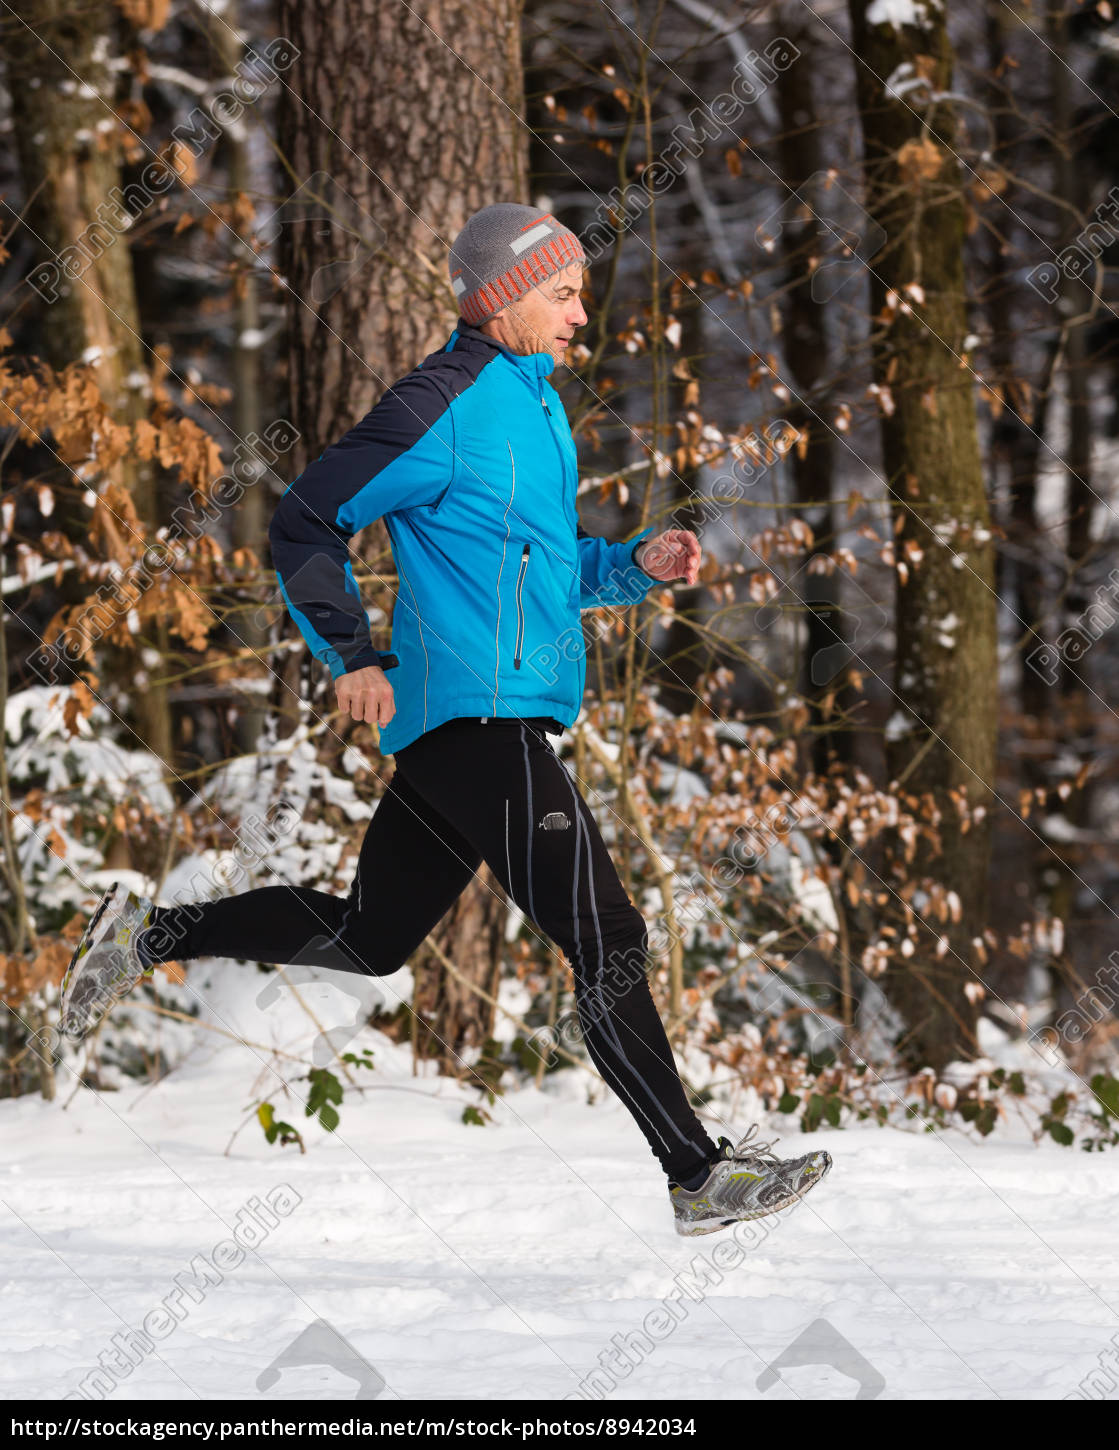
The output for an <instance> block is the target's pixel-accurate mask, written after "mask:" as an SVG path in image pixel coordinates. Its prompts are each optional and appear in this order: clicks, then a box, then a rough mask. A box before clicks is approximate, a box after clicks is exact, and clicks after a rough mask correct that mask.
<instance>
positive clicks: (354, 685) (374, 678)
mask: <svg viewBox="0 0 1119 1450" xmlns="http://www.w3.org/2000/svg"><path fill="white" fill-rule="evenodd" d="M334 688H335V691H336V693H337V695H338V708H339V710H341V711H342V712H343V714H347V715H352V716H353V717H354V719H355V720H367V721H368V722H369V724H370V725H387V724H388V723H389V721H390V720H391V719H392V717H393V716H394V715H395V714H396V701H395V700H394V699H393V695H392V686H391V685H390V684H389V682H388V680H387V679H386V678H385V672H384V670H380V669H378V668H377V666H376V665H367V666H366V667H365V669H363V670H351V671H350V672H349V674H345V675H339V676H338V678H337V679H336V680H335V681H334Z"/></svg>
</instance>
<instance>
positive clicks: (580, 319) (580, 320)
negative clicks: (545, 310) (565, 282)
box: [567, 297, 587, 327]
mask: <svg viewBox="0 0 1119 1450" xmlns="http://www.w3.org/2000/svg"><path fill="white" fill-rule="evenodd" d="M586 321H587V314H586V313H585V312H584V311H583V303H582V301H581V300H580V299H579V298H578V297H576V298H575V300H574V302H573V303H572V305H571V308H570V310H569V311H568V314H567V325H568V327H583V326H585V325H586Z"/></svg>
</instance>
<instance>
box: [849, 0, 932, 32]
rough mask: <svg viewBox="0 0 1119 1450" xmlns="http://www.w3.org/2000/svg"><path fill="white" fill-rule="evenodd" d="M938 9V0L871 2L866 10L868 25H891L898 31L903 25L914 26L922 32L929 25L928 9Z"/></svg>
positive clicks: (879, 0)
mask: <svg viewBox="0 0 1119 1450" xmlns="http://www.w3.org/2000/svg"><path fill="white" fill-rule="evenodd" d="M930 6H931V7H933V8H935V9H937V10H939V9H940V0H928V4H922V3H921V0H872V3H871V5H870V6H868V8H867V12H866V23H867V24H868V25H892V26H893V27H894V29H895V30H900V29H901V27H902V26H903V25H914V26H917V27H918V28H919V29H921V30H923V29H925V27H926V26H927V25H928V23H929V8H930Z"/></svg>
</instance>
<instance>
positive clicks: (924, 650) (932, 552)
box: [850, 0, 997, 1067]
mask: <svg viewBox="0 0 1119 1450" xmlns="http://www.w3.org/2000/svg"><path fill="white" fill-rule="evenodd" d="M867 9H868V4H867V0H850V10H851V18H852V27H853V32H854V34H853V41H854V50H855V55H856V57H858V58H859V59H857V60H856V62H855V65H856V75H857V84H858V99H859V109H860V112H861V117H862V128H863V140H864V147H865V160H866V167H867V205H868V210H869V212H870V214H871V216H872V218H873V220H874V221H875V222H877V223H878V225H879V226H881V227H882V228H883V230H884V231H885V233H886V237H887V240H886V242H885V243H884V245H883V247H882V248H881V250H880V251H879V253H878V254H877V255H876V256H875V257H873V258H872V259H871V261H870V270H871V299H872V307H871V312H872V315H873V316H874V319H875V323H874V354H873V356H874V374H875V380H876V382H877V383H878V384H879V386H880V387H888V388H889V389H890V390H891V392H892V395H893V401H894V404H895V410H894V412H893V414H892V416H883V417H882V420H881V436H882V452H883V461H884V464H885V470H886V480H887V484H888V486H889V488H890V492H891V496H892V499H893V501H894V502H895V505H896V516H897V519H898V520H899V521H900V528H899V532H898V533H897V535H896V537H895V545H896V549H897V557H898V561H899V566H904V568H902V567H899V571H898V584H897V597H896V609H897V664H896V685H895V689H896V692H897V695H898V697H899V700H900V702H901V706H902V710H903V716H904V722H905V728H904V729H903V730H902V731H901V732H900V733H898V735H897V738H895V739H894V740H893V741H892V742H891V743H890V744H889V745H888V747H887V749H888V763H889V768H890V773H891V777H892V779H893V780H894V781H896V782H898V785H897V787H896V788H897V789H898V790H899V792H900V794H901V796H902V799H903V802H910V803H913V804H914V805H915V806H916V807H917V809H918V812H919V814H920V815H921V817H922V818H923V819H924V820H926V821H927V822H928V823H929V825H930V826H932V825H935V835H936V843H930V842H929V841H927V840H923V841H922V842H921V843H920V844H919V845H918V849H917V854H916V857H915V859H914V861H913V862H912V863H907V862H906V860H905V855H904V848H903V845H902V843H901V842H900V841H898V842H896V843H895V850H894V860H893V862H892V866H893V871H894V876H895V880H896V882H897V883H898V884H899V885H900V884H901V883H902V882H903V881H904V880H907V879H911V878H912V877H913V875H914V874H916V875H917V876H918V877H925V878H927V882H926V884H928V882H936V883H939V884H940V885H941V886H942V887H943V889H944V891H945V892H946V893H949V895H948V897H947V899H946V900H947V904H949V906H950V914H949V915H948V916H947V919H943V920H942V919H941V918H940V917H939V916H938V915H936V914H930V915H931V919H929V920H927V922H924V923H921V924H920V925H919V927H918V930H917V935H916V940H915V943H914V946H915V951H914V953H913V955H912V956H911V957H909V958H902V957H899V959H898V963H897V965H896V966H895V967H894V968H892V969H891V972H890V974H889V978H888V982H887V986H888V990H889V993H890V995H891V996H892V998H893V1000H894V1002H895V1003H896V1005H897V1006H898V1008H899V1010H900V1011H901V1012H902V1014H903V1016H904V1017H905V1018H906V1020H907V1022H908V1024H909V1035H908V1038H907V1047H908V1049H909V1051H910V1053H911V1055H912V1056H913V1057H914V1058H915V1059H918V1060H920V1061H922V1062H927V1063H929V1064H931V1065H932V1066H933V1067H940V1066H943V1065H944V1064H945V1063H946V1062H948V1061H950V1060H951V1059H953V1058H958V1057H969V1056H973V1055H974V1054H975V1052H976V1036H975V1027H976V1006H975V1004H974V1003H973V1002H972V1000H971V999H970V997H969V995H968V993H967V991H965V988H968V987H969V986H970V985H971V984H972V982H973V981H974V972H973V970H972V966H973V960H974V958H973V951H974V948H973V942H974V940H975V938H977V937H978V936H979V935H980V934H981V933H982V931H983V929H984V927H985V925H986V920H987V915H986V913H987V889H988V882H987V877H988V868H989V858H990V806H991V799H992V781H993V772H994V764H995V742H996V734H997V713H996V706H997V694H996V691H997V657H996V634H995V595H994V591H993V561H992V553H993V551H992V547H991V542H990V539H991V535H990V525H989V519H988V510H987V499H986V495H985V492H984V481H983V471H982V465H981V462H980V455H979V439H978V432H977V427H976V413H975V400H974V394H973V383H972V378H971V376H970V374H969V373H968V372H967V371H966V370H965V369H962V368H961V367H960V365H959V362H958V356H959V354H960V353H961V352H962V345H963V340H964V337H965V335H966V333H967V330H968V329H967V317H966V303H965V294H964V268H963V243H964V221H965V217H964V205H963V198H962V194H961V190H960V181H959V175H958V170H957V168H956V165H955V163H954V160H953V157H952V155H951V152H950V150H948V149H947V146H948V145H949V144H950V142H951V135H952V126H953V118H952V112H951V102H950V101H949V102H941V103H939V104H938V105H936V106H935V107H933V108H932V109H930V111H929V112H928V113H926V114H925V115H924V116H923V117H922V116H921V115H920V114H916V113H915V109H916V108H913V109H911V107H914V98H915V97H917V98H919V96H920V92H911V93H910V94H909V96H908V97H907V98H906V99H907V101H908V102H909V104H906V103H905V102H903V101H901V100H898V99H896V98H894V97H891V96H889V95H887V94H886V92H885V88H884V84H883V80H882V79H880V77H881V78H884V77H887V76H891V75H893V74H895V72H896V71H897V68H898V67H899V66H900V65H902V64H903V63H906V62H908V63H909V64H910V65H911V66H914V68H915V73H917V74H922V75H928V76H929V78H930V84H931V87H932V88H933V89H934V90H935V91H937V92H944V91H948V90H950V89H951V76H952V63H953V56H952V50H951V46H950V44H949V40H948V35H947V31H946V28H945V23H944V15H943V12H942V11H941V10H939V9H937V8H935V7H933V6H928V7H926V8H925V10H924V12H923V13H924V15H925V17H926V19H925V23H924V25H923V26H922V27H918V26H905V27H902V28H897V29H895V28H894V27H893V26H892V25H890V24H888V23H887V24H883V25H873V26H872V25H870V24H869V23H868V20H867ZM918 13H920V12H918ZM942 142H943V143H945V144H941V143H942ZM913 289H916V290H913ZM891 292H892V293H894V294H896V297H897V298H900V299H904V300H905V301H906V302H907V304H908V305H909V307H910V308H911V309H912V310H906V309H905V308H902V307H901V306H892V305H888V301H887V298H888V294H890V293H891ZM959 559H962V560H963V565H962V567H961V566H959V564H958V560H959ZM952 893H954V895H952ZM957 903H958V904H957ZM915 904H916V903H915ZM942 935H943V936H944V937H945V938H947V943H948V949H947V950H946V951H943V952H942V953H941V954H940V955H937V952H936V945H937V941H938V938H940V937H941V936H942Z"/></svg>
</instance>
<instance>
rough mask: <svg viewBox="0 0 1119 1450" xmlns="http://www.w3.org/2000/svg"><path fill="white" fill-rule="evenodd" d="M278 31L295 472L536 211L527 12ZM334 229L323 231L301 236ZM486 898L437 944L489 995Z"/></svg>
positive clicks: (389, 17) (377, 8) (460, 1019)
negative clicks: (473, 237)
mask: <svg viewBox="0 0 1119 1450" xmlns="http://www.w3.org/2000/svg"><path fill="white" fill-rule="evenodd" d="M280 25H281V29H282V32H283V34H285V35H287V36H289V37H290V38H291V40H292V42H293V43H294V45H295V46H296V47H297V48H298V49H299V52H300V57H299V60H298V61H297V62H296V63H295V65H294V66H293V67H292V68H291V70H290V71H289V72H288V75H287V81H288V84H289V85H290V86H291V88H292V90H293V91H294V92H296V93H297V95H298V96H299V97H302V100H298V99H296V98H295V96H292V97H290V98H289V100H287V101H286V103H285V104H284V105H283V106H282V107H281V122H282V125H281V135H280V144H281V149H282V152H283V155H284V158H285V162H286V164H287V165H288V166H290V168H291V171H292V173H293V174H292V175H291V176H290V177H289V181H290V186H289V187H288V190H289V191H292V192H294V193H295V195H296V198H297V200H296V201H295V202H294V203H292V202H291V201H289V202H286V203H285V204H284V210H283V215H282V220H286V221H289V222H290V223H291V225H287V226H284V227H283V228H282V230H281V250H280V271H281V272H282V273H283V275H284V277H285V278H286V279H287V282H288V287H289V291H288V304H289V305H288V324H289V332H288V336H289V347H288V361H289V386H290V396H291V410H292V411H291V418H292V421H293V422H294V424H295V426H296V427H297V428H298V430H299V432H300V434H301V436H302V439H303V443H302V445H301V447H300V453H299V456H298V457H296V458H295V459H293V466H294V467H295V468H302V467H303V466H305V465H306V463H307V462H308V461H309V460H310V459H312V458H315V457H317V456H318V454H319V453H320V452H321V451H322V449H323V448H325V447H326V446H327V445H328V444H330V443H331V442H333V441H334V440H335V439H336V438H339V437H341V435H342V434H343V433H345V432H346V431H347V430H348V429H349V428H350V427H352V425H353V424H354V423H355V422H356V421H357V420H358V419H359V418H360V417H361V416H362V415H363V414H364V413H365V412H366V411H367V410H368V409H369V408H370V407H371V406H372V405H373V403H374V402H376V400H377V398H378V397H379V396H380V395H381V393H382V392H383V391H384V389H385V388H386V387H387V386H389V385H390V384H391V383H393V382H394V381H396V379H397V378H398V377H400V376H402V375H403V374H404V373H407V372H409V371H410V370H411V369H412V368H413V367H415V365H416V364H417V363H418V362H420V361H421V359H422V358H423V357H424V356H425V355H426V354H427V353H428V352H431V351H432V350H433V349H434V348H435V347H437V346H439V345H440V344H441V343H442V342H444V341H445V340H446V337H447V335H448V334H449V332H450V331H451V329H452V328H453V326H454V323H455V318H456V312H457V309H456V308H455V305H454V300H453V294H452V293H451V290H450V283H449V279H448V276H447V250H448V248H449V246H450V244H451V242H452V241H453V240H454V238H455V235H456V234H457V232H458V231H459V229H460V228H461V227H462V225H463V224H464V222H465V221H466V219H467V218H468V217H469V216H470V215H471V214H472V213H473V212H474V211H476V210H478V208H480V207H483V206H487V205H489V204H490V203H492V202H497V201H515V202H525V201H527V200H528V195H527V189H528V183H527V167H526V157H527V134H528V133H527V130H526V129H525V127H524V125H523V123H522V121H521V115H522V111H523V70H522V61H521V0H484V3H468V0H431V3H428V4H426V5H425V6H423V8H422V11H420V12H417V11H414V10H410V9H409V8H408V7H406V6H385V5H383V4H380V3H378V0H338V3H333V4H329V5H328V4H323V3H317V4H302V3H295V0H281V5H280ZM300 187H305V188H306V189H305V190H304V191H303V192H300V191H299V188H300ZM324 204H325V206H326V208H327V210H326V211H325V213H324V212H323V211H322V210H321V209H320V208H321V207H322V206H323V205H324ZM324 215H325V216H327V217H329V218H330V222H331V225H330V226H329V227H324V226H323V225H322V224H321V221H320V223H319V224H316V225H311V224H303V225H297V224H296V223H299V222H300V221H304V220H305V219H307V218H310V217H315V216H318V217H319V218H321V217H323V216H324ZM346 259H349V260H346ZM339 263H341V265H337V264H339ZM332 264H334V265H332ZM324 268H325V269H327V270H325V271H323V269H324ZM332 288H333V289H335V290H331V289H332ZM357 544H360V546H361V547H360V549H359V550H358V552H359V555H360V557H361V558H362V559H363V560H366V561H368V560H370V559H371V558H379V559H382V560H383V559H384V558H386V557H387V540H386V535H385V532H384V528H383V526H382V525H380V524H378V525H376V526H375V527H374V528H372V529H369V530H367V531H366V533H365V535H364V536H363V537H362V538H361V539H360V540H355V545H357ZM385 572H386V571H385V570H384V569H383V568H382V570H381V573H382V574H384V573H385ZM389 572H391V571H389ZM359 577H360V575H359ZM391 602H392V596H391V594H387V595H386V596H385V603H386V605H391ZM332 705H333V699H332V698H331V699H330V701H329V702H328V706H332ZM493 886H494V883H493V882H492V881H491V883H490V889H487V888H486V887H485V886H484V885H482V884H481V883H480V882H479V881H478V880H475V881H474V882H472V883H471V885H470V886H469V887H467V890H466V892H465V893H464V895H463V897H462V899H461V900H460V901H459V903H458V904H457V905H456V907H455V909H454V910H453V911H452V912H450V913H449V914H448V916H447V918H446V919H445V921H444V922H442V923H441V924H440V926H439V928H437V930H436V932H435V933H434V934H433V935H434V936H435V939H436V941H437V942H438V944H439V946H440V947H441V949H442V950H443V951H444V953H445V954H446V955H447V957H448V958H449V959H450V960H452V961H453V962H454V963H455V965H456V967H457V968H458V969H459V970H460V971H461V972H463V974H464V975H466V976H467V977H468V978H469V979H470V980H471V981H472V982H476V983H477V984H479V985H481V986H485V988H486V990H491V989H492V987H493V985H494V984H495V983H496V980H497V974H498V971H499V966H500V958H501V947H502V927H503V925H504V922H505V916H506V907H505V904H504V902H503V901H502V899H501V894H500V892H499V891H498V892H497V894H496V895H495V894H494V890H493V889H492V888H493ZM426 970H427V975H428V976H429V977H430V978H433V979H434V980H421V981H420V982H419V984H418V986H417V991H416V1001H415V1005H416V1009H417V1011H418V1012H421V1013H422V1015H423V1018H424V1020H425V1021H426V1022H428V1023H429V1025H430V1028H431V1030H432V1031H434V1032H437V1033H438V1036H439V1038H441V1039H442V1041H443V1042H445V1043H447V1044H448V1045H449V1050H450V1051H451V1053H453V1052H454V1051H455V1050H456V1049H457V1048H458V1047H459V1046H460V1045H465V1044H466V1043H468V1042H470V1043H475V1044H477V1043H478V1041H479V1034H481V1040H484V1038H485V1037H487V1036H489V1035H490V1032H491V1031H492V1025H493V1008H492V1007H491V1006H490V1005H489V1004H488V1003H486V1002H485V1001H484V999H482V998H480V997H478V996H477V995H476V994H475V993H473V992H471V991H469V989H466V988H463V987H462V985H461V984H460V983H457V982H455V981H454V980H453V979H448V978H447V977H446V974H445V973H444V972H443V970H442V969H441V968H439V967H437V966H436V965H435V964H433V963H432V964H429V965H428V966H427V969H426ZM424 1035H425V1034H424V1031H423V1030H422V1029H421V1030H420V1031H419V1032H418V1033H417V1034H416V1036H415V1040H416V1044H417V1051H425V1050H426V1048H425V1047H424V1046H423V1042H422V1039H423V1038H424ZM429 1041H430V1034H429ZM436 1045H437V1046H438V1044H436ZM460 1066H461V1064H460Z"/></svg>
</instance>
